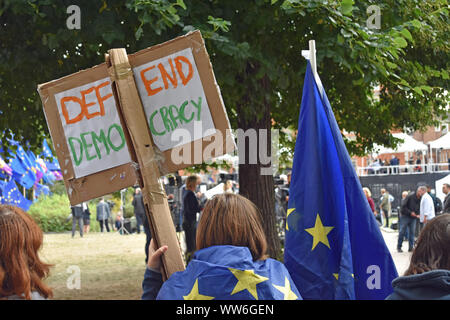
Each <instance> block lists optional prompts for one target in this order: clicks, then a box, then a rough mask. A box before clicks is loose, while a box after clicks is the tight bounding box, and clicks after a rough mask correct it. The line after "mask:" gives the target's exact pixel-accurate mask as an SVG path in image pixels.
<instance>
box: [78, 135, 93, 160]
mask: <svg viewBox="0 0 450 320" xmlns="http://www.w3.org/2000/svg"><path fill="white" fill-rule="evenodd" d="M89 134H90V135H92V132H85V133H82V134H81V135H80V138H81V141H82V142H83V146H84V151H85V153H86V160H87V161H91V160H92V159H95V158H97V156H91V155H90V154H89V148H91V147H92V146H93V144H92V143H90V144H88V143H87V142H86V139H85V138H84V137H85V136H86V135H89Z"/></svg>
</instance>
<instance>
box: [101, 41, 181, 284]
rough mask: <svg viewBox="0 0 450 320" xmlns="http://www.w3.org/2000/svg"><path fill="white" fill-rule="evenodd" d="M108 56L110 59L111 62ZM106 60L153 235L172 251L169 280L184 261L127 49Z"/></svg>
mask: <svg viewBox="0 0 450 320" xmlns="http://www.w3.org/2000/svg"><path fill="white" fill-rule="evenodd" d="M108 59H109V61H108ZM106 60H107V63H110V64H111V67H110V75H111V80H112V81H114V86H115V89H116V91H117V92H116V93H117V97H118V100H119V109H120V110H121V112H122V115H123V117H124V120H125V123H126V128H127V129H128V132H129V134H130V136H131V141H132V144H133V148H134V150H135V152H136V157H137V160H138V164H139V171H140V176H141V179H140V180H141V188H142V196H143V198H144V204H145V209H146V214H147V217H148V219H149V222H150V226H151V229H152V237H153V239H154V241H156V245H157V246H158V247H160V246H162V245H167V246H168V247H169V250H168V251H167V252H166V253H165V254H164V255H163V257H162V264H163V268H162V273H163V278H164V279H168V278H169V277H170V275H171V274H172V273H174V272H177V271H182V270H184V268H185V266H184V260H183V256H182V254H181V248H180V246H179V243H178V239H177V236H176V231H175V226H174V224H173V220H172V216H171V214H170V208H169V203H168V201H167V195H166V193H165V191H164V188H163V187H162V184H161V183H160V181H159V177H160V175H161V174H160V169H159V167H158V160H157V159H158V157H157V156H156V152H155V149H154V144H153V140H152V137H151V135H150V130H149V128H148V124H147V120H146V116H145V112H144V108H143V106H142V102H141V100H140V97H139V93H138V90H137V87H136V83H135V82H134V77H133V72H132V70H131V66H130V64H129V62H128V56H127V53H126V50H125V49H123V48H121V49H111V50H109V57H106Z"/></svg>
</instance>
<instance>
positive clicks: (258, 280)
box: [157, 246, 302, 300]
mask: <svg viewBox="0 0 450 320" xmlns="http://www.w3.org/2000/svg"><path fill="white" fill-rule="evenodd" d="M157 299H158V300H301V299H302V297H301V296H300V293H299V292H298V291H297V289H296V288H295V285H294V284H293V282H292V279H291V277H290V275H289V272H288V271H287V270H286V268H285V267H284V265H283V264H282V263H280V262H278V261H276V260H273V259H266V260H257V261H253V258H252V255H251V253H250V250H249V249H248V248H247V247H238V246H211V247H208V248H204V249H201V250H199V251H197V252H196V253H195V254H194V258H193V259H192V260H191V262H189V264H188V266H187V268H186V270H184V271H181V272H175V273H174V274H172V275H171V277H170V278H169V279H168V280H167V281H166V282H164V284H163V286H162V287H161V289H160V291H159V293H158V296H157Z"/></svg>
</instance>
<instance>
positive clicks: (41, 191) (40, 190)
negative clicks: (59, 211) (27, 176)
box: [35, 183, 50, 198]
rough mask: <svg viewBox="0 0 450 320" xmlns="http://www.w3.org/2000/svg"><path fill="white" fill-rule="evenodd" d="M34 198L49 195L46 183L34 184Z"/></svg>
mask: <svg viewBox="0 0 450 320" xmlns="http://www.w3.org/2000/svg"><path fill="white" fill-rule="evenodd" d="M35 190H36V194H35V195H36V198H39V197H40V196H41V195H46V196H48V195H50V188H49V187H48V186H46V185H43V184H40V183H37V184H36V189H35Z"/></svg>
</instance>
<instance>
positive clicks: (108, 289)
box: [41, 232, 145, 300]
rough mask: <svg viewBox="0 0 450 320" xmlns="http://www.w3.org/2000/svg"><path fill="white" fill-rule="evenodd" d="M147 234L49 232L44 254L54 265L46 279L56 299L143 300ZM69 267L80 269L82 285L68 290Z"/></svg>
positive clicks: (47, 260)
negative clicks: (142, 287) (73, 236)
mask: <svg viewBox="0 0 450 320" xmlns="http://www.w3.org/2000/svg"><path fill="white" fill-rule="evenodd" d="M144 246H145V234H144V233H141V234H140V235H137V234H131V235H119V234H118V233H116V232H110V233H89V234H87V235H85V236H84V237H83V238H80V236H79V234H76V235H75V238H73V239H72V237H71V234H70V233H62V234H46V235H45V236H44V246H43V250H42V252H41V257H42V258H43V260H45V261H46V262H48V263H51V264H53V265H54V267H53V268H52V269H51V271H50V276H49V278H48V279H47V280H46V282H47V284H48V285H50V287H51V288H52V289H53V293H54V297H53V299H87V300H96V299H140V297H141V294H142V289H141V284H142V279H143V276H144V271H145V261H144V260H145V253H144ZM70 266H77V267H79V269H80V272H81V288H80V289H79V290H78V289H72V290H71V289H69V288H68V287H67V280H68V279H69V277H70V276H71V273H69V272H68V268H69V267H70Z"/></svg>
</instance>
